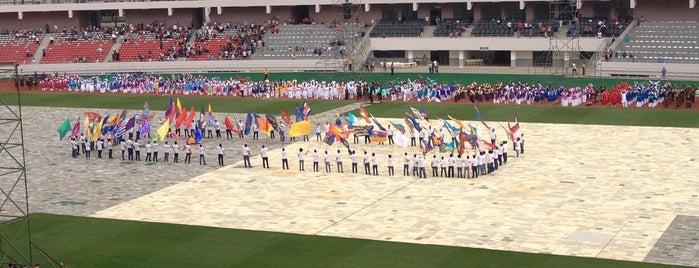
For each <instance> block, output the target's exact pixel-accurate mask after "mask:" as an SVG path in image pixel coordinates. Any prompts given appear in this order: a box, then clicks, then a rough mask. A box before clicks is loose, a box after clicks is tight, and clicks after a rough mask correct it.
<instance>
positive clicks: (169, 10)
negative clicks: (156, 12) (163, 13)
mask: <svg viewBox="0 0 699 268" xmlns="http://www.w3.org/2000/svg"><path fill="white" fill-rule="evenodd" d="M207 8H208V9H209V11H210V10H211V8H210V7H206V8H204V9H207ZM167 16H168V17H172V8H171V7H168V8H167Z"/></svg>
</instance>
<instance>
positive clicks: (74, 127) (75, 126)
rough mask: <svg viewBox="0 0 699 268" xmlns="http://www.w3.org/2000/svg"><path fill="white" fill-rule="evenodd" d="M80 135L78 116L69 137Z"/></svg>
mask: <svg viewBox="0 0 699 268" xmlns="http://www.w3.org/2000/svg"><path fill="white" fill-rule="evenodd" d="M78 134H80V117H79V116H78V119H77V120H75V124H74V125H73V129H72V130H71V131H70V135H71V136H77V135H78Z"/></svg>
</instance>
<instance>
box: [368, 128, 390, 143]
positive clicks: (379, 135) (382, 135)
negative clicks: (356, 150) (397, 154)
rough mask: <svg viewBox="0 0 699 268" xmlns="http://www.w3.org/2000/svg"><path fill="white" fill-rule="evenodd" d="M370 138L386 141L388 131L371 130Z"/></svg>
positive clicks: (376, 140) (371, 139)
mask: <svg viewBox="0 0 699 268" xmlns="http://www.w3.org/2000/svg"><path fill="white" fill-rule="evenodd" d="M369 140H370V141H371V142H377V143H380V142H386V140H388V138H387V134H386V131H383V130H371V131H370V132H369Z"/></svg>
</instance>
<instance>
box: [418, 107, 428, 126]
mask: <svg viewBox="0 0 699 268" xmlns="http://www.w3.org/2000/svg"><path fill="white" fill-rule="evenodd" d="M420 116H421V117H422V119H424V120H425V121H427V122H430V118H429V117H427V113H425V107H420Z"/></svg>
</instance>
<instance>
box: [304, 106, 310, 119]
mask: <svg viewBox="0 0 699 268" xmlns="http://www.w3.org/2000/svg"><path fill="white" fill-rule="evenodd" d="M309 116H311V106H310V105H308V103H307V102H304V103H303V119H304V120H308V117H309Z"/></svg>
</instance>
